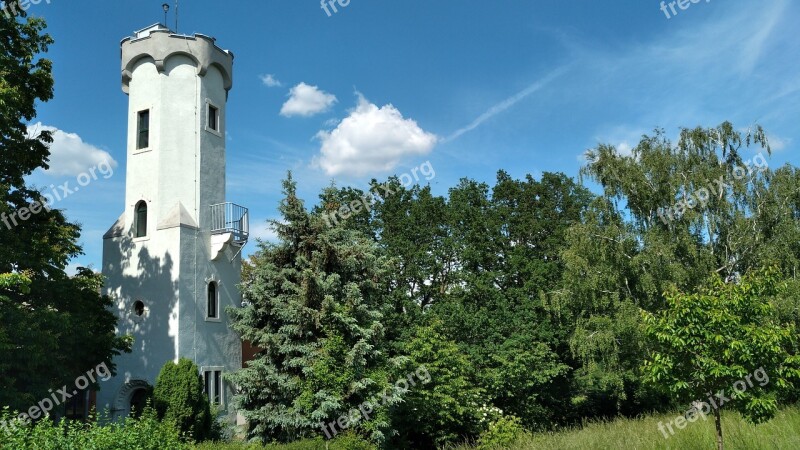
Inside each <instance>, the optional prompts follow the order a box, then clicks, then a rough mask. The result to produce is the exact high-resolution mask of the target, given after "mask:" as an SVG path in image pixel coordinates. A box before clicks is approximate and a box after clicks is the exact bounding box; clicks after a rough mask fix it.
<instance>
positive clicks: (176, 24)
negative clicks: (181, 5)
mask: <svg viewBox="0 0 800 450" xmlns="http://www.w3.org/2000/svg"><path fill="white" fill-rule="evenodd" d="M175 34H178V0H175Z"/></svg>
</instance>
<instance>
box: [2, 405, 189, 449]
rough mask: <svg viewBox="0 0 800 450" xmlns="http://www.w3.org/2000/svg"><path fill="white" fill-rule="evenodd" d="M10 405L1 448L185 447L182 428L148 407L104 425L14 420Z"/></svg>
mask: <svg viewBox="0 0 800 450" xmlns="http://www.w3.org/2000/svg"><path fill="white" fill-rule="evenodd" d="M13 417H16V415H15V414H11V413H10V412H9V410H8V409H5V410H4V411H3V414H1V415H0V424H5V425H6V426H0V449H13V450H29V449H30V450H83V449H92V450H128V449H137V450H162V449H164V450H183V449H189V448H190V447H189V446H188V445H187V444H184V443H183V442H181V439H180V435H179V433H178V430H177V429H176V428H175V427H173V426H171V425H170V424H168V423H163V422H160V421H159V420H158V417H157V416H156V413H155V411H154V410H153V409H152V408H147V409H145V410H144V411H143V413H142V416H141V417H140V418H138V419H134V418H127V419H125V420H124V421H121V422H114V423H109V424H106V425H100V424H99V423H98V422H90V423H82V422H70V421H66V420H62V421H60V422H59V423H54V422H53V421H52V420H49V419H43V420H40V421H39V422H37V423H36V424H26V423H20V422H18V421H14V420H13V419H12V418H13Z"/></svg>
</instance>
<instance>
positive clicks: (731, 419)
mask: <svg viewBox="0 0 800 450" xmlns="http://www.w3.org/2000/svg"><path fill="white" fill-rule="evenodd" d="M676 416H677V413H676V414H671V415H663V416H649V417H644V418H641V419H617V420H614V421H611V422H595V423H588V424H586V425H585V426H584V427H582V428H581V429H575V430H571V431H562V432H556V433H539V434H533V435H526V436H523V437H522V438H520V439H519V440H518V441H517V442H516V443H515V444H514V445H512V446H510V447H508V448H509V450H522V449H524V450H536V449H547V450H590V449H598V450H599V449H602V450H606V449H621V450H627V449H630V450H635V449H636V450H638V449H671V450H679V449H680V450H714V449H716V440H715V433H714V421H713V417H709V418H708V420H707V421H703V420H702V419H700V420H698V421H697V422H694V423H690V424H688V425H687V426H686V428H684V429H683V430H679V429H677V428H676V427H675V425H673V426H672V427H673V430H674V431H675V434H674V435H669V438H665V437H664V435H663V434H662V433H661V431H659V429H658V423H659V422H663V423H665V424H666V423H667V422H668V421H670V420H673V419H674V418H675V417H676ZM722 433H723V439H724V442H725V448H726V450H753V449H781V450H782V449H786V450H796V449H800V408H798V407H793V408H788V409H784V410H782V411H780V412H778V414H777V415H776V416H775V418H773V419H772V420H771V421H769V422H767V423H763V424H761V425H752V424H750V423H748V422H746V421H745V420H744V419H743V418H742V417H741V416H740V415H739V414H737V413H735V412H730V411H723V414H722ZM667 434H669V431H667ZM471 448H473V447H469V446H462V447H458V449H459V450H467V449H471Z"/></svg>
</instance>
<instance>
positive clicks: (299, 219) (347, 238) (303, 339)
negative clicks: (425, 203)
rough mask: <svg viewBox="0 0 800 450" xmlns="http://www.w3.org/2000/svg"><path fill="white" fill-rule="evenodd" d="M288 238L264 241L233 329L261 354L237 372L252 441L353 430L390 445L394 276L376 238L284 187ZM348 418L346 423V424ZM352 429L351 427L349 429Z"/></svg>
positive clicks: (283, 227) (395, 394) (394, 397)
mask: <svg viewBox="0 0 800 450" xmlns="http://www.w3.org/2000/svg"><path fill="white" fill-rule="evenodd" d="M283 189H284V194H285V198H284V200H283V201H282V202H281V205H280V208H279V210H280V212H281V214H282V220H281V221H272V222H271V225H272V227H273V229H274V230H275V231H276V233H277V235H278V238H279V240H280V242H279V243H277V244H271V243H267V242H260V243H259V245H260V249H259V251H258V252H257V254H256V255H255V257H254V258H252V261H251V263H252V267H251V269H250V270H248V272H247V276H246V278H245V279H244V280H243V283H242V286H241V288H242V293H243V295H244V300H245V302H246V306H245V307H244V308H241V309H232V310H231V311H230V313H231V315H232V317H233V320H232V327H233V329H235V330H236V331H238V332H239V333H240V334H241V335H242V338H243V339H245V340H248V341H250V342H251V343H252V344H253V345H255V346H256V347H258V348H259V349H261V351H260V352H259V353H258V354H257V355H256V357H255V359H254V360H253V361H251V362H250V363H249V364H247V367H245V368H244V369H242V370H240V371H238V372H237V373H234V374H232V375H230V376H229V380H230V381H231V382H233V383H234V384H235V385H236V386H237V387H238V394H237V396H236V397H235V399H234V403H235V404H236V406H237V408H239V410H240V411H241V413H242V414H243V415H244V417H245V418H246V419H247V420H248V421H249V424H250V430H249V432H250V435H251V437H260V438H262V439H264V440H269V441H272V440H278V441H284V442H286V441H292V440H296V439H299V438H304V437H310V436H315V435H317V436H318V435H324V436H326V437H333V436H335V435H336V434H338V433H342V432H343V431H345V430H355V431H356V432H358V433H360V434H362V435H365V436H368V437H370V438H371V439H373V440H374V441H378V442H380V441H383V440H384V439H385V436H384V431H385V430H386V429H387V428H388V427H389V415H388V410H387V408H388V407H389V406H391V405H392V404H394V403H396V402H397V401H399V398H400V393H399V391H398V390H397V389H394V388H393V387H392V385H391V380H392V378H391V377H392V375H391V370H390V368H389V360H388V358H387V356H386V354H385V352H384V345H385V344H384V343H383V334H384V326H383V324H382V322H381V321H382V318H383V311H384V310H385V308H386V303H387V295H386V289H385V279H386V278H387V276H388V274H389V271H390V270H391V262H390V260H389V259H388V258H386V257H384V256H380V254H379V252H378V249H377V247H376V244H375V243H374V242H373V241H372V240H371V239H369V237H367V236H366V235H364V234H363V233H361V232H358V231H356V230H353V229H347V228H345V227H342V226H329V225H328V224H326V223H325V221H324V220H323V218H322V217H321V215H317V214H310V213H309V212H308V211H307V210H306V209H305V207H304V205H303V202H302V201H301V200H300V199H299V198H298V197H297V195H296V185H295V182H294V181H293V180H292V178H291V173H290V174H289V176H288V179H287V180H285V181H284V183H283ZM343 417H345V418H346V420H342V418H343ZM343 424H344V425H343Z"/></svg>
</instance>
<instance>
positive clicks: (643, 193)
mask: <svg viewBox="0 0 800 450" xmlns="http://www.w3.org/2000/svg"><path fill="white" fill-rule="evenodd" d="M759 152H763V153H759ZM769 152H770V150H769V145H768V142H767V139H766V133H765V132H764V130H763V129H762V128H761V127H752V128H751V129H750V130H748V131H747V132H740V131H737V130H736V128H735V127H734V126H733V125H732V124H730V123H728V122H725V123H722V124H720V125H719V126H717V127H711V128H701V127H697V128H694V129H689V128H686V129H681V130H680V135H679V139H678V140H677V142H675V143H673V142H672V141H670V140H669V139H667V138H666V137H665V132H664V131H663V130H656V131H655V132H654V133H652V134H651V135H646V136H642V138H641V140H640V142H639V143H638V145H637V146H636V147H635V148H634V149H633V150H632V151H631V152H630V153H629V154H624V153H621V152H618V151H617V149H615V148H614V147H612V146H609V145H600V146H598V147H597V148H596V149H593V150H591V151H589V152H588V153H587V155H586V156H587V164H586V165H585V166H584V167H583V168H582V170H581V174H582V176H585V177H588V178H589V179H590V180H591V181H594V182H597V183H599V184H600V185H601V186H602V189H603V195H602V197H600V198H598V199H596V200H595V201H594V202H592V204H591V206H590V208H589V211H588V212H587V214H586V215H585V220H584V221H583V222H582V223H580V224H576V225H575V226H574V227H572V228H571V229H570V231H569V232H568V233H567V235H566V236H567V237H566V248H565V249H564V250H563V251H562V261H564V272H563V274H562V280H561V282H560V286H559V288H558V289H556V290H554V291H553V293H552V295H550V296H549V302H550V304H551V305H553V306H554V312H555V313H556V314H557V315H558V316H559V317H561V318H562V320H563V321H564V322H565V323H571V324H572V325H571V327H572V328H573V330H574V331H573V334H572V336H571V337H570V350H571V353H572V355H573V357H574V358H575V362H574V364H573V367H574V368H575V369H576V372H575V373H576V375H577V377H575V378H574V380H573V381H574V387H573V389H572V391H573V400H574V402H575V403H577V404H579V405H582V406H585V407H586V408H587V409H586V410H584V411H582V414H588V415H596V414H602V415H615V414H619V413H622V414H628V415H635V414H638V413H641V412H643V411H645V410H649V409H653V408H657V407H659V404H661V405H664V406H666V405H668V404H667V403H665V402H659V400H660V394H659V393H657V392H655V391H653V390H652V388H650V387H648V386H647V385H644V384H643V383H642V379H641V376H640V375H639V374H638V373H637V372H638V366H639V362H640V361H641V359H642V357H643V355H644V354H645V353H646V351H647V348H646V341H645V340H643V339H641V327H640V322H641V316H640V314H639V313H638V309H639V308H643V309H645V310H647V311H650V312H657V311H659V310H661V309H663V308H664V307H665V306H666V299H665V297H664V295H663V293H664V292H669V291H671V290H672V289H677V290H679V291H680V292H695V291H697V289H699V288H700V287H701V286H703V284H704V283H705V282H706V281H707V279H708V276H709V274H711V273H714V274H716V275H715V276H717V277H719V278H721V279H722V280H727V279H732V278H733V277H736V276H737V274H741V273H747V272H748V271H751V270H756V269H758V268H760V267H763V266H765V265H768V264H770V263H771V261H770V259H769V258H770V254H774V255H780V256H781V257H782V258H781V259H782V260H781V269H782V271H783V273H784V274H785V275H787V276H790V277H794V274H793V271H794V267H797V264H796V261H797V257H798V256H800V253H798V252H797V251H796V250H797V246H795V245H793V244H792V242H794V241H793V240H792V239H793V236H794V235H795V234H796V224H795V219H794V217H797V216H796V215H795V214H796V213H797V212H798V208H797V202H796V199H797V196H796V195H795V194H794V192H795V190H796V189H797V185H796V184H795V181H793V178H792V177H791V176H789V175H788V174H787V175H786V176H783V177H781V182H780V184H781V185H782V188H781V189H780V191H781V192H782V193H781V194H778V193H777V192H779V191H773V190H772V189H770V186H771V185H772V183H773V182H774V180H775V179H774V178H773V175H774V173H773V172H772V171H771V170H770V169H769V167H768V160H767V158H768V156H769ZM779 248H780V250H779V251H778V249H779ZM592 405H598V406H602V405H606V406H608V405H612V406H613V408H608V409H605V410H599V409H597V408H595V407H594V406H592Z"/></svg>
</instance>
